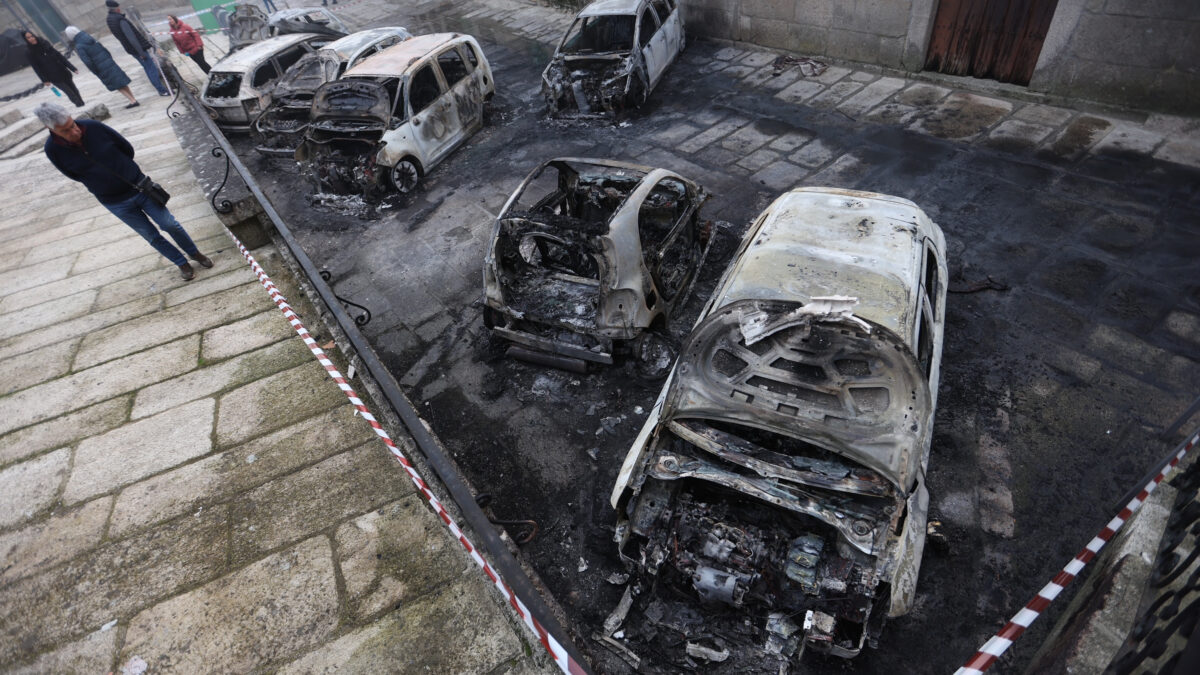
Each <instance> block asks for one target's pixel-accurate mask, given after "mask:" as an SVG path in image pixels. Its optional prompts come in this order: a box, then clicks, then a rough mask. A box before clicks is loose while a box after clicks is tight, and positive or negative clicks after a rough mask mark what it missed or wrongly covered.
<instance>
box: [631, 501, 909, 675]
mask: <svg viewBox="0 0 1200 675" xmlns="http://www.w3.org/2000/svg"><path fill="white" fill-rule="evenodd" d="M631 526H632V530H633V532H634V534H635V535H637V536H634V537H633V538H632V539H631V541H630V542H629V544H627V545H626V549H627V550H625V551H623V555H624V556H626V559H627V560H628V559H629V558H633V559H634V560H635V565H634V567H635V569H634V571H633V581H632V582H631V586H630V588H631V589H632V591H633V597H634V598H635V600H634V603H633V607H634V611H633V612H631V613H630V619H629V620H628V621H627V622H626V623H625V626H624V629H623V631H618V632H617V633H615V634H614V635H613V637H619V638H624V640H625V641H626V642H625V644H626V645H628V647H629V648H630V649H631V651H632V652H633V653H635V654H636V653H639V652H640V653H645V652H651V651H657V652H660V653H661V655H662V659H664V660H666V661H667V662H670V663H673V664H675V665H677V666H679V667H682V668H686V669H689V670H690V669H706V670H707V669H709V668H712V667H715V666H714V664H720V667H721V669H722V670H724V669H726V668H728V669H730V672H732V671H737V672H771V673H779V672H783V671H786V670H787V668H788V666H789V664H790V663H793V662H795V661H796V660H798V659H799V658H800V656H801V655H802V654H803V653H804V651H805V649H806V648H811V649H813V650H814V651H818V652H826V653H831V654H834V655H838V656H853V655H855V654H857V653H858V651H859V650H860V648H861V646H862V644H863V643H864V642H865V641H867V640H872V641H873V639H874V637H875V636H876V635H877V634H878V631H879V629H880V628H882V625H881V624H882V617H883V616H884V614H885V613H886V612H885V609H886V607H885V606H881V605H883V603H884V602H886V598H887V593H886V588H885V587H884V586H883V585H881V584H880V583H879V579H878V578H877V575H876V568H875V559H874V558H872V557H870V556H866V555H863V554H861V553H858V552H857V551H854V550H853V549H852V548H850V547H839V546H837V534H836V532H835V531H834V530H833V529H832V528H830V527H828V526H827V525H825V524H823V523H821V522H819V521H817V520H815V519H811V518H806V517H803V516H798V515H796V514H790V513H787V512H784V511H781V510H780V509H779V508H776V507H773V506H771V505H770V504H767V503H765V502H762V501H759V500H755V499H750V498H748V497H747V496H746V495H744V494H742V493H739V492H736V491H734V490H730V489H727V488H724V487H720V486H715V485H711V484H707V483H704V482H701V481H690V480H689V481H666V482H660V481H655V480H653V479H649V480H647V482H646V484H645V486H644V488H643V492H642V495H641V499H640V500H639V502H638V503H637V506H636V507H635V509H634V512H633V514H632V517H631ZM634 542H636V543H637V545H636V551H634V550H629V549H633V548H635V546H634ZM622 633H623V634H622ZM655 660H656V661H657V660H658V659H655Z"/></svg>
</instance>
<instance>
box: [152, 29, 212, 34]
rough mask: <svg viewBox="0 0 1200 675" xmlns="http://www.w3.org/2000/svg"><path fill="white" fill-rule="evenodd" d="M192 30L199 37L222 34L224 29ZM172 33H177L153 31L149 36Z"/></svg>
mask: <svg viewBox="0 0 1200 675" xmlns="http://www.w3.org/2000/svg"><path fill="white" fill-rule="evenodd" d="M192 30H194V31H196V32H197V33H199V34H201V35H209V34H211V33H221V32H224V30H225V29H224V28H193V29H192ZM174 32H177V31H170V30H165V31H154V32H152V33H150V34H151V35H170V34H171V33H174Z"/></svg>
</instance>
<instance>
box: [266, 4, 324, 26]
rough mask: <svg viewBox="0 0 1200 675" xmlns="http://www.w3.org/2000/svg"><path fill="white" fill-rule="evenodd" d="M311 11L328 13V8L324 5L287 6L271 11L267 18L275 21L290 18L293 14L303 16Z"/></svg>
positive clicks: (272, 21)
mask: <svg viewBox="0 0 1200 675" xmlns="http://www.w3.org/2000/svg"><path fill="white" fill-rule="evenodd" d="M312 12H316V13H318V14H328V13H329V10H328V8H325V7H289V8H287V9H279V10H276V11H274V12H271V15H270V16H269V17H268V20H269V21H270V22H271V23H275V22H277V21H282V20H284V19H290V18H292V17H294V16H303V15H305V14H309V13H312Z"/></svg>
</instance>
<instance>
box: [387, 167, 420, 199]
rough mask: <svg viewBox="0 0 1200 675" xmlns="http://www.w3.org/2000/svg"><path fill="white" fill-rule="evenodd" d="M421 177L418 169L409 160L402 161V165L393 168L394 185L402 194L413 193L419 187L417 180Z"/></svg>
mask: <svg viewBox="0 0 1200 675" xmlns="http://www.w3.org/2000/svg"><path fill="white" fill-rule="evenodd" d="M418 178H420V175H419V174H418V173H417V167H416V165H414V164H413V163H412V162H410V161H408V160H407V159H404V160H400V163H399V164H397V165H396V166H394V167H392V184H393V185H395V186H396V190H397V191H398V192H401V193H406V192H411V191H412V189H413V188H415V187H416V186H417V179H418Z"/></svg>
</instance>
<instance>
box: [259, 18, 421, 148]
mask: <svg viewBox="0 0 1200 675" xmlns="http://www.w3.org/2000/svg"><path fill="white" fill-rule="evenodd" d="M411 37H412V34H411V33H409V32H408V31H407V30H405V29H404V28H402V27H399V26H387V27H383V28H372V29H370V30H364V31H359V32H357V33H354V34H352V35H347V36H346V37H344V38H340V39H338V40H334V41H333V42H330V43H329V44H327V45H325V46H324V47H323V48H321V49H320V50H318V51H317V52H315V53H313V54H307V55H305V56H304V57H303V58H301V59H300V61H298V62H297V63H296V65H295V66H293V67H292V69H291V70H289V71H288V72H287V73H286V74H284V76H283V77H281V78H279V81H278V82H276V83H275V85H274V86H273V87H272V88H271V91H270V92H268V96H269V98H270V105H267V106H266V107H265V109H264V110H263V112H262V113H260V114H259V115H258V117H257V118H255V120H254V123H253V125H252V126H251V129H250V133H251V135H252V136H253V137H254V149H255V150H257V151H259V152H260V153H262V154H264V155H269V156H276V157H289V158H290V157H292V156H293V155H294V154H295V152H296V148H297V147H298V146H299V145H300V142H301V141H303V140H304V134H305V132H306V131H307V129H308V121H309V112H310V110H311V109H312V99H313V95H314V94H315V93H316V91H317V87H320V86H321V85H322V84H325V83H326V82H331V81H333V80H336V79H337V78H338V77H340V76H341V75H342V73H344V72H345V71H346V70H347V69H348V68H352V67H354V66H355V65H358V63H359V62H361V61H362V60H363V59H365V58H367V57H368V56H371V55H372V54H375V53H376V52H378V51H380V50H383V49H387V48H388V47H391V46H392V45H395V44H398V43H400V42H403V41H405V40H407V39H409V38H411Z"/></svg>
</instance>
